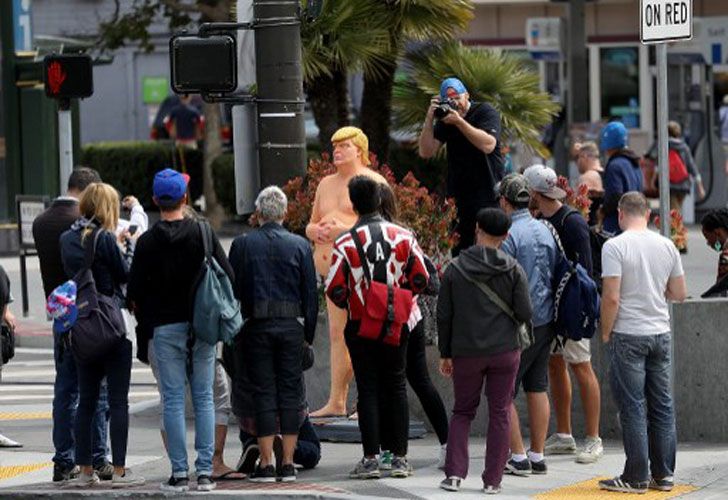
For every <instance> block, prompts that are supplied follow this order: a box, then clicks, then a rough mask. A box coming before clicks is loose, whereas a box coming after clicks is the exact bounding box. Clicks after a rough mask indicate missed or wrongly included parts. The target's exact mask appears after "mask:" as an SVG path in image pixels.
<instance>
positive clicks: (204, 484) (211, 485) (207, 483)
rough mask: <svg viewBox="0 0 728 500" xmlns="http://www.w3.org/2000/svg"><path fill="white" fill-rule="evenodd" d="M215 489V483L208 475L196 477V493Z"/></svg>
mask: <svg viewBox="0 0 728 500" xmlns="http://www.w3.org/2000/svg"><path fill="white" fill-rule="evenodd" d="M215 488H217V483H216V482H215V481H213V480H212V478H211V477H210V476H208V475H205V474H202V475H200V476H197V491H212V490H214V489H215Z"/></svg>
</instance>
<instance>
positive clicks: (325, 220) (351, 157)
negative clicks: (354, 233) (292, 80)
mask: <svg viewBox="0 0 728 500" xmlns="http://www.w3.org/2000/svg"><path fill="white" fill-rule="evenodd" d="M331 143H332V145H333V149H334V165H335V166H336V173H335V174H331V175H329V176H327V177H324V178H323V179H321V183H320V184H319V186H318V188H317V189H316V197H315V199H314V202H313V210H312V212H311V221H310V222H309V224H308V226H306V236H308V238H309V239H310V240H311V241H313V243H314V253H313V258H314V263H315V264H316V271H317V272H318V273H319V274H320V275H321V276H323V277H324V278H325V277H326V276H327V275H328V273H329V268H330V267H331V250H332V246H333V243H334V241H335V240H336V238H337V237H338V236H339V235H340V234H341V233H343V232H346V231H349V230H350V229H351V228H352V227H353V226H354V223H355V222H356V220H357V216H356V214H355V213H354V208H353V207H352V205H351V200H349V190H348V184H349V181H350V180H351V179H352V178H353V177H355V176H357V175H366V176H369V177H372V178H373V179H375V180H376V181H377V182H381V183H382V184H386V183H387V181H386V180H385V179H384V177H382V176H381V175H379V174H378V173H376V172H374V171H373V170H372V169H370V168H368V166H369V164H370V161H369V140H368V139H367V136H366V135H364V132H362V131H361V130H360V129H358V128H356V127H343V128H340V129H339V130H337V131H336V133H334V135H333V136H332V137H331ZM326 309H327V311H328V316H329V336H330V338H331V389H330V392H329V400H328V402H327V403H326V405H325V406H324V407H323V408H321V409H319V410H317V411H315V412H313V413H311V417H314V418H316V417H318V418H321V417H337V416H346V415H347V411H346V399H347V396H348V393H349V384H350V383H351V379H352V377H353V371H352V369H351V358H350V357H349V351H348V350H347V348H346V344H345V343H344V326H346V319H347V312H346V310H345V309H340V308H338V307H336V306H335V305H334V304H333V302H331V301H330V300H329V299H328V298H327V299H326Z"/></svg>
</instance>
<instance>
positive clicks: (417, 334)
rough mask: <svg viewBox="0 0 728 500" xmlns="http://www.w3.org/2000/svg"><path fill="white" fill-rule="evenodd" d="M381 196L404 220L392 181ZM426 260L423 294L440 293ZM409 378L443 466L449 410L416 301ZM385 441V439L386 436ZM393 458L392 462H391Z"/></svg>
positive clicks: (385, 209) (392, 217)
mask: <svg viewBox="0 0 728 500" xmlns="http://www.w3.org/2000/svg"><path fill="white" fill-rule="evenodd" d="M379 187H380V191H379V194H380V197H381V202H380V203H381V204H380V206H379V211H380V213H381V214H382V217H384V220H386V221H388V222H393V223H395V224H400V222H399V220H398V215H399V209H398V207H397V200H396V198H395V196H394V191H392V188H391V187H389V185H388V184H380V186H379ZM400 225H401V224H400ZM424 257H425V264H426V265H427V272H428V273H429V275H430V280H429V282H428V284H427V289H426V290H425V291H424V292H422V294H423V295H434V296H437V293H438V290H439V288H440V280H439V278H438V276H437V269H436V268H435V265H434V264H433V263H432V261H431V260H430V259H429V258H428V257H427V256H426V255H425V256H424ZM407 329H408V331H409V333H408V334H407V337H408V340H407V369H406V370H407V371H406V374H407V382H408V383H409V385H410V387H411V388H412V390H413V391H414V392H415V394H416V395H417V399H419V400H420V404H421V405H422V409H423V410H425V414H426V415H427V419H428V420H429V421H430V425H432V428H433V429H434V430H435V434H436V435H437V440H438V442H439V445H438V447H437V466H438V467H439V468H443V467H445V453H446V450H447V433H448V429H447V427H448V423H447V411H446V410H445V404H444V403H443V402H442V398H441V397H440V393H438V392H437V389H436V388H435V385H434V384H433V383H432V379H431V378H430V372H429V371H428V368H427V353H426V352H425V322H424V321H423V319H422V311H421V310H420V307H419V305H418V303H417V301H415V303H414V306H413V307H412V314H411V315H410V319H409V321H408V322H407ZM385 430H386V429H385ZM383 441H384V440H383ZM388 446H389V445H388V444H387V443H385V442H383V443H382V450H387V453H385V452H384V451H383V452H382V456H381V457H380V460H379V462H380V467H382V468H387V466H388V465H391V461H392V458H393V457H392V454H391V452H389V451H388V450H389V447H388ZM388 462H389V463H388Z"/></svg>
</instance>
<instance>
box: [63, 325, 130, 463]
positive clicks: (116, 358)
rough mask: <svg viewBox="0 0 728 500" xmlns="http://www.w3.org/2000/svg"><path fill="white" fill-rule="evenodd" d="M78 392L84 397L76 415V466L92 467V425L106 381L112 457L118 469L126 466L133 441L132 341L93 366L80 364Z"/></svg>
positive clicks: (118, 345)
mask: <svg viewBox="0 0 728 500" xmlns="http://www.w3.org/2000/svg"><path fill="white" fill-rule="evenodd" d="M76 369H77V370H78V388H79V391H80V393H81V397H80V401H79V403H78V413H77V414H76V425H75V432H76V462H77V463H78V465H91V463H92V448H91V447H92V442H93V437H92V435H91V434H92V431H91V430H90V427H91V422H92V420H93V417H94V411H95V408H96V407H97V405H98V400H99V391H100V389H101V383H102V381H103V379H104V377H106V380H107V389H108V398H109V420H110V424H109V431H110V434H111V455H112V458H113V462H112V463H113V464H114V465H115V466H116V467H124V466H125V465H126V446H127V441H128V437H129V383H130V381H131V341H130V340H129V339H127V338H123V339H119V340H118V341H117V343H116V345H115V346H114V348H113V349H112V350H111V352H109V354H108V355H106V356H105V357H103V358H100V359H97V360H95V361H94V362H93V363H77V364H76Z"/></svg>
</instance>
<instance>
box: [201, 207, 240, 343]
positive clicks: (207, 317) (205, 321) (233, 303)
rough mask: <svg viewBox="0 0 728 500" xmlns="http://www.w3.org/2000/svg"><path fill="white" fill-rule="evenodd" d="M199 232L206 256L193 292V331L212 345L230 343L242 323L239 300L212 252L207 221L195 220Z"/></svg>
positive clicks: (210, 235) (210, 231)
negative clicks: (220, 342)
mask: <svg viewBox="0 0 728 500" xmlns="http://www.w3.org/2000/svg"><path fill="white" fill-rule="evenodd" d="M197 224H198V225H199V227H200V232H201V233H202V244H203V247H204V250H205V256H204V258H203V259H202V267H201V268H200V275H199V279H198V282H197V287H196V288H195V292H194V299H193V309H192V332H193V333H194V335H195V337H196V338H197V339H200V340H202V341H203V342H206V343H208V344H211V345H215V344H217V343H218V342H219V341H222V342H225V343H226V344H229V343H231V342H232V341H233V339H234V338H235V336H236V335H237V334H238V332H240V329H241V328H242V326H243V316H242V314H241V313H240V302H238V300H237V299H236V298H235V293H234V292H233V285H232V283H231V282H230V277H229V276H228V275H227V273H226V272H225V271H224V270H223V268H222V267H221V266H220V264H219V263H218V262H217V260H216V259H215V257H214V256H213V255H212V229H211V228H210V225H209V224H208V223H207V222H204V221H199V222H198V223H197Z"/></svg>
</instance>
